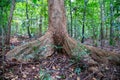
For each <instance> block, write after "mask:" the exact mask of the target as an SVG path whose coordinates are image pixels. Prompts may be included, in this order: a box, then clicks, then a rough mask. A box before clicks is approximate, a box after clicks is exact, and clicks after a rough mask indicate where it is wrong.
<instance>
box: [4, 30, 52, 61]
mask: <svg viewBox="0 0 120 80" xmlns="http://www.w3.org/2000/svg"><path fill="white" fill-rule="evenodd" d="M53 52H54V47H53V39H52V34H51V32H47V33H46V34H45V35H44V36H42V37H41V38H39V39H38V40H35V41H32V42H29V43H27V44H24V45H21V46H18V47H16V48H15V49H13V50H11V51H9V52H8V53H7V54H6V59H7V60H12V59H17V60H18V61H29V60H31V59H41V58H46V57H48V56H50V55H51V54H53Z"/></svg>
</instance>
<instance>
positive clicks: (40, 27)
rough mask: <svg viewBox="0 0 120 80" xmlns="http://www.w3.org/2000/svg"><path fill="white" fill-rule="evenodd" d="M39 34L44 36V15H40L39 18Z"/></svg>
mask: <svg viewBox="0 0 120 80" xmlns="http://www.w3.org/2000/svg"><path fill="white" fill-rule="evenodd" d="M39 36H42V16H40V20H39Z"/></svg>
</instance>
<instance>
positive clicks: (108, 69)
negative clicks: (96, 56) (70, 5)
mask: <svg viewBox="0 0 120 80" xmlns="http://www.w3.org/2000/svg"><path fill="white" fill-rule="evenodd" d="M31 40H34V39H31ZM31 40H29V39H28V38H26V37H20V38H16V37H12V38H11V48H14V47H15V46H18V45H21V44H24V43H26V42H28V41H31ZM85 44H88V45H91V44H92V40H91V39H87V40H86V41H85ZM98 48H100V47H99V46H98ZM103 49H105V50H110V51H114V52H117V53H118V54H119V53H120V47H119V45H118V46H109V45H108V44H107V42H106V43H105V44H104V47H103ZM89 58H90V57H89V56H87V55H86V56H85V58H84V57H83V58H81V59H80V60H75V59H73V58H70V57H69V56H67V55H65V54H62V53H57V52H55V53H54V54H53V55H52V56H50V57H48V58H47V59H42V60H39V61H34V62H28V63H20V62H15V61H13V62H7V63H6V64H5V65H0V75H1V77H3V78H4V79H5V80H120V65H112V64H104V63H103V64H99V62H97V63H96V64H97V65H90V63H91V62H96V61H91V60H89V61H87V62H86V60H85V59H89ZM3 66H4V67H5V69H4V71H2V70H1V69H2V67H3ZM3 72H4V73H3ZM48 78H49V79H48ZM50 78H51V79H50ZM0 80H3V79H2V78H0Z"/></svg>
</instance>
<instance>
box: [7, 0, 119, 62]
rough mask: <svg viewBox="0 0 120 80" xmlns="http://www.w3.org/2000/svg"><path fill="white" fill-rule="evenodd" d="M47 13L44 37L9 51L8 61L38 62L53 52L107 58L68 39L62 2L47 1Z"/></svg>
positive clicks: (93, 49) (91, 48) (96, 50)
mask: <svg viewBox="0 0 120 80" xmlns="http://www.w3.org/2000/svg"><path fill="white" fill-rule="evenodd" d="M48 13H49V28H48V31H47V32H46V33H45V35H44V36H42V37H41V38H39V39H38V40H35V41H33V42H29V43H28V44H25V45H21V46H18V47H16V48H15V49H13V50H11V51H9V52H8V53H7V55H6V58H7V59H8V60H12V59H17V60H19V61H29V60H32V59H33V60H34V59H37V60H39V59H41V58H47V57H48V56H51V55H52V54H53V53H55V52H58V53H66V54H68V55H69V56H72V57H73V56H74V57H78V56H79V55H81V54H80V53H81V51H83V50H85V51H86V50H87V51H88V50H89V51H90V52H92V53H94V54H96V55H97V56H100V57H101V55H102V56H103V55H105V56H109V54H108V53H105V51H102V50H101V49H96V48H94V47H91V46H84V45H82V44H80V46H79V45H77V41H75V40H74V39H72V38H70V37H69V35H68V33H67V29H66V17H65V9H64V0H48ZM111 54H112V53H111ZM117 57H118V56H117ZM119 57H120V56H119ZM100 59H102V58H100Z"/></svg>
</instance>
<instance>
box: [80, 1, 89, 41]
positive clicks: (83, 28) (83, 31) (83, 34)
mask: <svg viewBox="0 0 120 80" xmlns="http://www.w3.org/2000/svg"><path fill="white" fill-rule="evenodd" d="M87 3H88V1H86V0H84V12H83V24H82V40H81V43H84V38H85V17H86V7H87Z"/></svg>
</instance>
